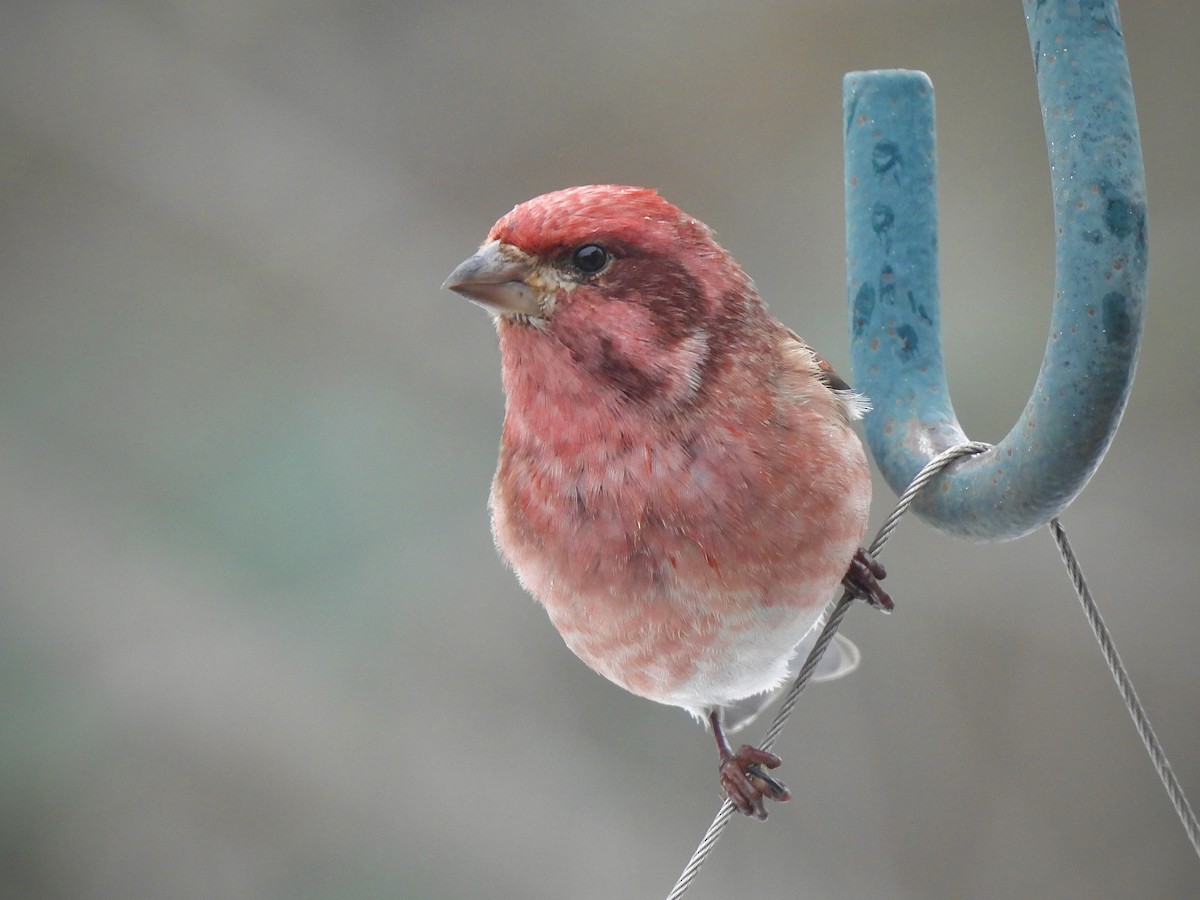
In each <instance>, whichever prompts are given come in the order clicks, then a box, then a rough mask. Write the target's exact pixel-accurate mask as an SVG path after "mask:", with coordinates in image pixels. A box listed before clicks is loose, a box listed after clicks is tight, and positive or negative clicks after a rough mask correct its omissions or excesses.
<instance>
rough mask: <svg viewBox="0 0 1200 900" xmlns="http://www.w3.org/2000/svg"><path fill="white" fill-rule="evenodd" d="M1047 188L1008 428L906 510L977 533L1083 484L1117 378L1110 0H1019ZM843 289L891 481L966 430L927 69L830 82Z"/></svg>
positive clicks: (1126, 219)
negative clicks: (1032, 356)
mask: <svg viewBox="0 0 1200 900" xmlns="http://www.w3.org/2000/svg"><path fill="white" fill-rule="evenodd" d="M1025 20H1026V25H1027V27H1028V30H1029V41H1030V46H1031V48H1032V50H1033V59H1034V67H1035V69H1036V71H1037V80H1038V95H1039V97H1040V98H1041V105H1042V121H1043V123H1044V126H1045V131H1046V145H1047V148H1048V150H1049V155H1050V180H1051V189H1052V191H1053V199H1054V225H1055V243H1056V253H1055V266H1056V278H1055V295H1054V307H1053V313H1052V319H1051V323H1050V336H1049V339H1048V341H1047V342H1046V353H1045V357H1044V358H1043V360H1042V367H1041V371H1040V372H1039V373H1038V378H1037V383H1036V385H1035V386H1034V389H1033V394H1032V396H1031V397H1030V398H1029V402H1028V403H1027V404H1026V406H1025V409H1024V411H1023V412H1022V413H1021V416H1020V418H1019V419H1018V420H1017V423H1016V424H1015V425H1014V426H1013V428H1012V430H1011V431H1009V433H1008V435H1007V436H1006V437H1005V438H1004V439H1003V440H1002V441H1001V442H1000V443H999V444H998V445H996V446H995V447H994V448H992V449H991V450H989V451H987V452H985V453H981V454H978V455H976V456H973V457H971V458H968V459H963V460H960V461H959V462H957V463H956V464H955V465H954V466H953V467H951V468H950V469H947V470H946V471H945V472H943V474H942V475H941V476H940V477H939V479H938V483H937V485H936V486H935V487H934V488H933V489H931V490H928V491H925V492H923V493H922V495H921V497H920V498H919V499H918V500H917V502H916V504H914V507H913V508H914V510H915V511H916V512H917V513H918V514H919V515H921V516H922V517H923V518H924V519H926V520H927V521H929V522H930V523H932V524H934V525H936V526H937V527H939V528H941V529H943V530H944V531H948V532H950V533H952V534H957V535H960V536H962V537H967V538H970V539H973V540H980V541H1000V540H1009V539H1012V538H1016V537H1020V536H1021V535H1024V534H1027V533H1028V532H1030V531H1033V530H1034V529H1036V528H1039V527H1041V526H1042V525H1044V524H1045V523H1046V522H1048V521H1049V520H1050V519H1051V518H1052V517H1053V516H1055V515H1057V514H1058V513H1059V512H1061V511H1062V510H1063V509H1064V508H1065V507H1066V506H1067V505H1068V504H1069V503H1070V502H1071V501H1072V500H1073V499H1074V498H1075V497H1076V495H1077V494H1078V493H1079V492H1080V491H1081V490H1082V489H1083V487H1084V485H1085V484H1087V481H1088V479H1089V478H1090V477H1091V476H1092V473H1093V472H1095V470H1096V467H1097V466H1098V465H1099V464H1100V460H1101V459H1102V457H1103V456H1104V453H1105V451H1106V450H1107V449H1108V446H1109V444H1110V442H1111V441H1112V438H1113V435H1114V434H1115V432H1116V429H1117V425H1118V423H1119V422H1120V419H1121V414H1122V412H1123V411H1124V408H1125V403H1126V400H1127V399H1128V397H1129V390H1130V387H1131V385H1132V383H1133V375H1134V369H1135V367H1136V364H1137V357H1138V349H1139V346H1140V343H1141V335H1142V321H1143V316H1144V309H1145V299H1146V262H1147V248H1146V190H1145V174H1144V172H1143V168H1142V153H1141V144H1140V140H1139V136H1138V126H1137V118H1136V115H1135V113H1134V106H1133V90H1132V86H1131V84H1130V78H1129V64H1128V60H1127V58H1126V54H1125V43H1124V37H1123V35H1122V33H1121V24H1120V17H1119V13H1118V10H1117V4H1116V2H1115V0H1025ZM843 98H844V111H845V129H846V146H845V155H846V243H847V261H846V272H847V291H848V297H849V303H850V333H851V353H852V358H853V366H854V383H855V387H856V388H857V389H859V390H861V391H863V393H865V394H866V395H867V396H868V397H870V398H871V401H872V403H873V404H874V410H873V412H871V413H870V414H869V415H868V416H867V418H866V422H865V426H866V435H867V442H868V444H869V445H870V448H871V452H872V454H873V455H874V457H875V461H876V463H877V464H878V466H879V468H880V470H881V471H882V472H883V474H884V477H885V478H886V479H887V481H888V483H889V484H890V485H891V486H892V488H893V490H895V491H896V492H897V493H899V492H900V491H902V490H903V489H904V488H905V486H907V485H908V483H909V482H910V481H911V480H912V478H913V476H914V475H916V473H917V472H918V471H919V470H920V469H921V467H922V466H923V465H924V464H925V463H926V462H928V461H929V460H930V459H931V458H932V457H933V456H935V455H937V454H938V453H939V452H941V451H943V450H945V449H947V448H949V447H952V446H954V445H956V444H959V443H962V442H964V441H966V440H967V436H966V435H965V434H964V433H963V430H962V428H961V427H960V426H959V424H958V419H957V417H956V416H955V414H954V409H953V407H952V406H951V403H950V393H949V389H948V388H947V385H946V376H945V370H944V367H943V361H942V350H941V338H940V324H939V319H940V314H939V300H938V268H937V185H936V180H935V179H936V154H935V144H934V107H933V86H932V84H931V83H930V81H929V78H928V77H927V76H925V75H924V74H923V73H921V72H911V71H903V70H889V71H878V72H854V73H850V74H849V75H847V76H846V78H845V83H844V86H843Z"/></svg>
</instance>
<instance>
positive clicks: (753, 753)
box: [708, 709, 792, 819]
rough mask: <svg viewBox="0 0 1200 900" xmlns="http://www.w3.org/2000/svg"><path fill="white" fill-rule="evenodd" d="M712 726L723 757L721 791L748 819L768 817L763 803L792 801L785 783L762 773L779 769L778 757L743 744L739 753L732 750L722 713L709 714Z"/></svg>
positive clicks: (716, 710)
mask: <svg viewBox="0 0 1200 900" xmlns="http://www.w3.org/2000/svg"><path fill="white" fill-rule="evenodd" d="M708 721H709V722H710V723H711V724H712V731H713V737H714V738H716V741H717V752H718V753H720V754H721V766H720V769H719V770H718V771H719V772H720V775H721V787H723V788H725V793H726V794H727V795H728V796H729V799H730V801H731V802H732V803H733V805H734V806H735V807H737V809H738V811H739V812H741V813H742V814H743V815H746V816H754V817H755V818H758V819H765V818H766V817H767V808H766V806H765V805H764V804H763V800H764V799H766V798H767V797H770V798H771V799H772V800H778V801H780V802H783V801H784V800H790V799H792V795H791V793H790V792H789V791H788V789H787V788H786V787H784V785H783V784H782V782H779V781H776V780H775V779H774V778H772V777H771V776H770V775H767V774H766V773H764V772H763V771H762V769H761V768H759V767H760V766H766V767H767V768H768V769H774V768H777V767H778V766H779V764H780V762H781V760H780V759H779V757H778V756H776V755H775V754H774V753H768V752H767V751H766V750H760V749H758V748H757V747H751V746H750V745H749V744H742V746H741V747H739V748H738V751H737V753H734V752H733V749H732V748H731V747H730V746H729V739H728V738H727V737H725V729H724V728H723V727H722V726H721V711H720V710H719V709H714V710H712V711H711V712H709V714H708Z"/></svg>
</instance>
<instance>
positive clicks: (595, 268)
mask: <svg viewBox="0 0 1200 900" xmlns="http://www.w3.org/2000/svg"><path fill="white" fill-rule="evenodd" d="M610 259H612V254H611V253H609V252H608V251H607V250H606V249H604V248H603V247H601V246H600V245H599V244H584V245H583V246H582V247H577V248H576V249H575V251H574V252H573V253H572V254H571V265H573V266H574V267H575V268H576V269H577V270H578V271H580V272H582V273H583V274H584V275H595V274H596V273H597V272H599V271H600V270H601V269H603V268H604V267H605V266H607V265H608V261H609V260H610Z"/></svg>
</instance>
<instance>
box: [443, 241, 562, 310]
mask: <svg viewBox="0 0 1200 900" xmlns="http://www.w3.org/2000/svg"><path fill="white" fill-rule="evenodd" d="M532 271H533V265H532V263H530V261H529V260H528V258H526V257H524V255H522V254H520V253H519V251H516V250H514V249H513V248H512V247H510V246H509V245H507V244H502V243H500V242H499V241H491V242H489V243H487V244H484V245H483V246H482V247H480V248H479V252H478V253H476V254H475V255H474V256H472V257H470V258H468V259H465V260H463V261H462V262H461V263H459V265H458V268H456V269H455V270H454V271H453V272H451V273H450V277H449V278H447V279H446V281H445V282H444V283H443V284H442V287H444V288H447V289H449V290H451V291H454V292H455V293H456V294H462V295H463V296H464V297H466V298H467V299H468V300H473V301H475V302H476V303H478V304H479V305H480V306H482V307H484V308H485V309H487V310H488V311H490V312H496V313H519V314H521V315H527V316H536V315H540V314H541V310H540V309H539V307H538V303H537V295H536V294H535V293H534V291H533V289H532V288H531V287H530V286H529V284H528V283H527V282H526V281H525V279H526V278H528V277H529V275H530V273H531V272H532Z"/></svg>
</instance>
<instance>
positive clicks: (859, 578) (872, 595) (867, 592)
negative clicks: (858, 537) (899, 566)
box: [842, 547, 895, 612]
mask: <svg viewBox="0 0 1200 900" xmlns="http://www.w3.org/2000/svg"><path fill="white" fill-rule="evenodd" d="M886 577H887V572H886V571H885V570H884V568H883V566H881V565H880V564H879V563H878V562H877V561H876V559H875V557H873V556H872V555H871V554H870V553H868V552H867V551H866V550H864V549H863V548H862V547H859V548H858V550H856V551H855V552H854V558H853V559H851V560H850V568H849V569H847V570H846V577H845V578H843V579H842V587H844V588H845V589H846V590H848V591H849V592H850V593H851V594H853V595H854V596H855V597H857V598H858V599H859V600H866V601H867V603H868V604H869V605H871V606H874V607H875V608H876V609H882V610H883V611H884V612H891V611H892V610H893V609H894V608H895V604H894V603H892V598H891V597H889V596H888V593H887V591H885V590H884V589H883V588H881V587H880V586H879V580H880V579H882V578H886Z"/></svg>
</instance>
